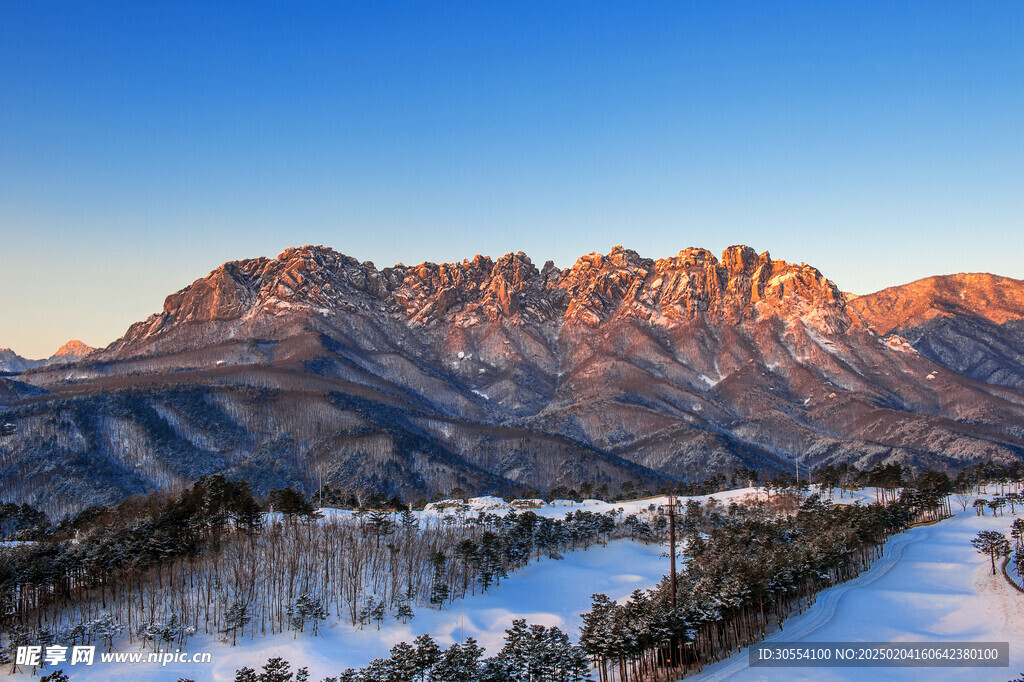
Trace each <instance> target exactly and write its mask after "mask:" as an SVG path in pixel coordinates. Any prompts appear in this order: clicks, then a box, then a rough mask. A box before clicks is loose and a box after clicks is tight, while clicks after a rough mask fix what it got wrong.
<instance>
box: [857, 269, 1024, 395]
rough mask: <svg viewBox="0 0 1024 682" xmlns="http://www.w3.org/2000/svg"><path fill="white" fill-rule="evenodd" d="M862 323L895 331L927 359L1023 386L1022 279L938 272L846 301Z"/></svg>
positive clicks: (881, 330) (985, 378)
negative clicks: (940, 273)
mask: <svg viewBox="0 0 1024 682" xmlns="http://www.w3.org/2000/svg"><path fill="white" fill-rule="evenodd" d="M850 307H851V308H852V309H853V311H854V312H855V314H856V315H857V316H858V317H859V318H860V319H861V320H862V321H864V323H866V324H868V325H869V326H871V327H872V328H874V329H875V330H876V331H878V332H879V333H882V334H890V333H896V334H899V335H900V336H902V337H904V338H906V339H907V341H908V342H910V343H911V345H913V346H914V348H915V349H917V350H918V351H919V352H920V353H922V354H924V355H926V356H928V357H929V358H931V359H932V360H934V361H936V362H938V363H940V364H942V365H944V366H946V367H947V368H949V369H952V370H954V371H956V372H959V373H962V374H965V375H967V376H970V377H972V378H975V379H979V380H981V381H985V382H989V383H994V384H1001V385H1004V386H1015V387H1024V281H1021V280H1017V279H1011V278H1009V277H999V276H997V275H990V274H985V273H971V274H957V275H942V276H937V277H928V278H926V279H922V280H918V281H916V282H911V283H909V284H904V285H902V286H897V287H889V288H888V289H883V290H882V291H879V292H876V293H874V294H869V295H867V296H861V297H859V298H857V299H855V300H853V301H851V302H850Z"/></svg>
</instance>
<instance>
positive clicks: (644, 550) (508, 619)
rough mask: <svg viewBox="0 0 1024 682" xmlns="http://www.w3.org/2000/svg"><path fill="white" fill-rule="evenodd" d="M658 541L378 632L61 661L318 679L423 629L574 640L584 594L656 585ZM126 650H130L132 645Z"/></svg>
mask: <svg viewBox="0 0 1024 682" xmlns="http://www.w3.org/2000/svg"><path fill="white" fill-rule="evenodd" d="M665 551H666V550H665V548H664V547H662V546H660V545H655V544H652V545H643V544H640V543H635V542H630V541H615V542H611V543H609V544H608V545H607V546H606V547H601V546H600V545H597V546H592V547H591V548H590V549H588V550H585V551H583V550H580V551H576V552H570V553H567V554H566V555H565V558H564V559H561V560H557V561H555V560H550V559H544V560H542V561H540V562H535V563H531V564H530V565H529V566H527V567H526V568H523V569H522V570H519V571H516V572H515V573H513V574H512V575H511V576H509V577H508V578H507V579H505V580H502V581H501V585H498V586H494V587H492V588H491V589H490V590H489V591H488V592H487V593H486V594H482V595H481V594H478V595H476V596H470V597H468V598H467V599H465V600H458V601H456V602H454V603H452V604H450V605H447V606H446V607H445V609H444V610H443V611H440V612H438V611H436V610H433V609H423V608H421V609H418V610H417V611H416V617H415V618H413V619H412V620H411V621H409V622H408V623H407V624H405V625H402V624H401V623H400V622H398V621H396V620H394V619H391V620H390V621H389V622H388V623H386V624H385V626H384V627H383V628H382V629H381V630H379V631H378V630H377V628H376V626H375V625H370V626H367V627H365V628H363V629H362V630H357V629H356V628H353V627H352V626H351V625H349V624H348V623H347V622H340V623H339V622H337V621H335V622H333V623H331V624H326V623H325V624H324V625H322V626H321V636H319V637H312V636H311V635H310V634H309V633H308V632H307V633H305V634H299V635H298V638H293V637H292V635H290V634H285V635H279V636H275V637H263V638H256V639H249V638H248V637H246V639H245V640H244V641H241V642H239V645H238V646H236V647H234V648H232V647H231V646H229V644H230V643H228V644H224V643H222V642H218V641H214V640H211V639H210V638H207V637H194V638H192V639H191V640H190V641H189V651H190V652H192V653H195V652H199V651H209V652H211V653H212V654H213V663H212V664H209V665H194V664H178V665H168V666H167V667H166V668H161V667H160V666H159V665H153V664H141V663H140V664H136V665H130V664H105V665H103V664H99V663H97V664H95V665H93V666H92V667H88V668H82V667H81V666H74V667H72V666H67V665H65V666H64V670H65V672H67V673H69V675H70V677H71V678H72V679H74V680H83V681H91V680H95V681H96V682H105V681H106V680H132V681H133V682H150V681H152V682H168V681H173V680H176V679H177V678H178V677H179V676H182V677H186V678H191V679H194V680H196V682H199V681H200V680H231V679H233V678H234V674H235V670H236V669H237V668H239V667H241V666H243V665H248V666H249V667H252V668H256V669H257V670H258V669H259V667H260V666H261V665H262V664H263V663H264V662H265V661H266V659H267V658H269V657H271V656H281V657H283V658H285V659H286V660H288V661H290V662H291V663H292V668H293V669H295V668H298V667H299V666H302V665H306V666H308V667H309V670H310V678H311V679H313V680H320V679H322V678H323V677H324V676H327V675H337V674H338V673H340V672H341V671H342V670H344V669H345V668H348V667H353V668H358V667H361V666H365V665H366V664H367V663H369V662H370V661H371V660H372V659H374V658H378V657H381V656H385V655H387V652H388V650H389V649H390V648H391V647H392V646H393V645H395V644H397V643H398V642H401V641H407V642H411V641H412V640H413V639H414V638H415V637H417V636H418V635H420V634H422V633H424V632H429V633H430V634H431V635H432V636H433V637H434V638H435V639H436V640H437V641H438V643H440V644H441V645H442V646H447V645H448V644H451V643H452V642H457V641H459V639H460V637H474V638H476V640H477V641H478V642H479V643H480V645H481V646H483V647H485V648H486V649H487V654H488V655H493V654H495V653H497V651H498V650H499V649H500V648H501V641H502V639H503V638H504V635H505V629H506V628H508V627H511V625H512V621H513V620H514V619H516V618H525V619H526V620H527V622H529V623H540V624H543V625H547V626H552V625H555V626H558V627H559V628H561V629H562V630H563V631H565V632H567V633H569V634H570V636H572V637H573V638H574V639H575V638H577V637H578V636H579V627H580V625H581V624H582V619H581V618H580V614H582V613H585V612H587V611H589V610H590V603H591V599H590V597H591V595H592V594H593V593H595V592H603V593H605V594H607V595H608V596H609V597H612V598H613V599H619V598H623V597H626V596H627V595H628V594H629V593H630V592H632V591H633V590H635V589H638V588H648V587H652V586H653V585H655V584H657V582H658V581H659V580H660V579H661V577H662V576H663V575H664V574H665V573H667V572H668V556H667V554H666V556H662V553H665ZM130 650H135V648H134V647H132V649H130Z"/></svg>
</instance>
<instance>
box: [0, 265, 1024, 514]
mask: <svg viewBox="0 0 1024 682" xmlns="http://www.w3.org/2000/svg"><path fill="white" fill-rule="evenodd" d="M11 369H17V368H16V367H11ZM1022 389H1024V282H1021V281H1019V280H1013V279H1009V278H1005V277H998V276H995V275H988V274H960V275H949V276H940V277H932V278H928V279H925V280H921V281H918V282H914V283H911V284H907V285H904V286H900V287H893V288H890V289H885V290H883V291H880V292H877V293H874V294H870V295H867V296H852V295H849V294H844V293H843V292H842V291H841V290H840V289H839V288H838V287H837V286H836V285H835V284H834V283H833V282H832V281H830V280H829V279H827V278H826V277H825V276H824V275H823V274H822V273H821V272H819V271H818V270H817V269H816V268H814V267H812V266H810V265H807V264H804V263H799V264H796V263H788V262H785V261H780V260H775V259H772V258H771V256H770V255H769V254H768V253H767V252H763V253H757V252H756V251H755V250H754V249H751V248H749V247H746V246H733V247H729V248H728V249H726V250H725V251H724V252H723V253H722V254H721V257H716V256H715V254H713V253H711V252H710V251H707V250H705V249H699V248H688V249H685V250H683V251H680V252H679V253H678V254H677V255H675V256H673V257H670V258H663V259H658V260H652V259H648V258H643V257H641V256H640V255H639V254H637V253H636V252H634V251H631V250H628V249H624V248H622V247H618V246H617V247H615V248H614V249H612V251H611V252H610V253H608V254H597V253H591V254H588V255H585V256H581V257H580V258H579V259H578V260H577V261H576V263H575V264H574V265H573V266H572V267H570V268H565V269H560V268H557V267H555V265H554V264H553V263H551V262H547V263H545V264H544V265H543V266H542V267H539V268H538V267H537V266H536V265H534V263H533V262H532V261H531V260H530V258H529V257H527V256H526V255H525V254H523V253H521V252H520V253H514V254H507V255H505V256H502V257H501V258H499V259H497V260H493V259H491V258H489V257H485V256H476V257H474V258H473V259H472V260H464V261H462V262H461V263H442V264H434V263H422V264H420V265H415V266H404V265H396V266H394V267H390V268H382V269H378V268H377V267H376V266H375V265H374V264H373V263H370V262H359V261H358V260H356V259H354V258H351V257H349V256H345V255H343V254H340V253H337V252H335V251H333V250H332V249H329V248H326V247H321V246H304V247H301V248H289V249H287V250H286V251H284V252H283V253H281V254H280V255H279V256H278V257H277V258H273V259H268V258H258V259H249V260H241V261H234V262H230V263H226V264H224V265H223V266H221V267H219V268H217V269H216V270H214V271H213V272H211V273H210V274H208V275H207V276H206V277H203V278H200V279H198V280H196V281H195V282H193V283H192V284H191V285H189V286H187V287H185V288H184V289H182V290H181V291H178V292H176V293H173V294H171V295H170V296H168V297H167V299H166V301H165V302H164V307H163V310H162V311H161V312H159V313H157V314H155V315H153V316H151V317H150V318H148V319H146V320H143V321H140V322H138V323H136V324H133V325H132V326H131V327H130V328H129V329H128V330H127V332H126V333H125V335H124V336H123V337H121V338H120V339H118V340H117V341H115V342H114V343H112V344H111V345H109V346H108V347H106V348H103V349H98V350H95V351H92V352H89V353H88V354H86V355H85V356H84V357H79V358H76V359H74V360H73V361H70V362H48V363H46V364H42V365H39V366H36V367H32V368H22V371H20V373H18V374H16V375H9V376H6V377H4V378H0V405H6V407H0V410H2V419H3V420H4V421H5V422H8V423H10V424H12V425H13V426H12V427H11V428H10V430H11V431H12V432H13V433H12V434H11V435H8V436H5V437H3V438H2V439H0V462H2V463H3V464H2V469H0V481H3V483H2V484H0V495H2V496H3V498H4V499H9V500H15V501H28V502H32V503H36V504H39V505H41V506H43V507H44V508H47V509H48V510H50V511H52V512H56V513H61V512H64V511H73V510H75V509H77V508H80V507H82V506H85V505H86V504H94V503H103V502H110V501H115V500H118V499H121V498H123V497H124V496H125V495H127V494H131V493H136V492H144V491H147V490H153V489H157V488H167V487H172V488H173V487H175V486H181V485H185V484H187V483H188V482H190V481H191V480H193V479H194V478H196V477H198V476H200V475H203V474H208V473H215V472H223V473H225V474H226V475H228V476H230V477H235V478H244V479H246V480H248V481H249V482H250V484H251V485H252V486H253V487H254V488H255V489H256V490H257V492H265V491H267V490H270V489H272V488H275V487H282V486H284V485H292V486H296V487H300V488H303V489H305V490H307V491H312V490H314V489H317V488H320V487H323V486H328V487H332V488H335V489H340V490H345V491H352V492H359V491H362V492H365V491H369V490H379V491H382V492H385V493H386V494H399V495H403V496H405V497H407V498H414V497H416V496H420V495H422V496H430V495H435V494H444V493H447V492H449V491H451V490H452V489H453V488H456V487H458V488H462V489H463V490H465V491H467V492H479V493H484V492H495V493H505V494H525V493H526V492H528V491H530V490H531V489H540V490H545V489H549V488H551V487H553V486H556V485H561V484H565V485H571V486H576V485H578V484H580V483H581V482H583V481H588V482H591V483H593V484H594V486H595V487H596V486H599V485H601V484H608V485H610V486H613V487H614V486H616V485H618V484H621V483H622V482H625V481H632V482H635V483H637V484H638V485H640V486H651V487H654V486H656V485H661V484H665V483H669V482H672V481H675V480H695V479H701V478H704V477H706V476H708V475H711V474H714V473H719V472H728V471H731V470H734V469H736V468H739V467H750V468H754V469H758V470H762V471H766V472H774V471H779V470H785V471H792V470H793V468H794V460H795V459H796V458H799V466H800V469H801V471H802V472H803V475H806V471H807V470H808V468H810V467H819V466H823V465H825V464H828V463H835V462H840V461H848V462H853V463H855V464H857V465H858V466H862V467H864V466H871V465H873V464H874V463H877V462H880V461H886V462H888V461H899V462H901V463H903V464H904V465H906V466H909V467H920V466H925V465H928V466H937V467H941V468H946V469H950V470H955V469H957V468H958V467H962V466H964V465H966V464H969V463H972V462H976V461H979V460H996V461H1017V460H1020V459H1021V458H1022V456H1024V390H1022Z"/></svg>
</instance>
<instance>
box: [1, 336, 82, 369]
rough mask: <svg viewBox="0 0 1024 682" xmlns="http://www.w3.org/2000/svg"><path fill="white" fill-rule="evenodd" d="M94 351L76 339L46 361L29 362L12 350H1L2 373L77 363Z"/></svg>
mask: <svg viewBox="0 0 1024 682" xmlns="http://www.w3.org/2000/svg"><path fill="white" fill-rule="evenodd" d="M93 350H94V349H93V348H92V347H91V346H87V345H86V344H84V343H82V342H81V341H78V340H77V339H74V340H71V341H68V342H67V343H65V344H64V345H63V346H61V347H60V348H58V349H57V352H56V353H54V354H53V355H51V356H50V357H49V358H47V359H45V360H29V359H28V358H23V357H22V356H20V355H18V354H17V353H15V352H14V351H13V350H11V349H10V348H0V372H23V371H25V370H26V369H32V368H33V367H41V366H43V365H46V364H48V363H51V362H75V361H77V360H80V359H82V358H84V357H85V356H86V355H88V354H89V353H91V352H92V351H93Z"/></svg>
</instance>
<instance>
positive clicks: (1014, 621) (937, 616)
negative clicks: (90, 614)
mask: <svg viewBox="0 0 1024 682" xmlns="http://www.w3.org/2000/svg"><path fill="white" fill-rule="evenodd" d="M754 495H757V496H761V497H763V496H764V495H765V493H764V492H763V491H758V490H757V489H754V488H743V489H740V490H731V491H726V492H722V493H717V494H715V495H705V496H700V497H696V498H693V499H696V500H698V501H700V502H704V501H706V500H707V499H708V498H709V497H714V498H715V499H716V500H718V501H719V502H721V503H723V504H729V503H730V502H732V501H739V500H742V499H744V498H749V497H750V496H754ZM687 499H690V498H680V502H681V503H683V504H685V502H686V501H687ZM874 499H875V493H874V491H873V490H871V489H867V490H862V491H858V492H857V493H854V495H853V496H852V497H851V496H849V495H848V496H846V497H845V498H844V499H843V500H842V502H843V503H852V502H853V501H857V500H860V501H862V502H864V503H867V502H873V501H874ZM666 502H667V499H666V498H664V497H655V498H649V499H644V500H635V501H630V502H612V503H608V502H601V501H597V500H588V501H586V502H583V503H573V502H565V501H562V502H557V503H554V504H550V505H544V506H541V507H539V508H536V509H533V511H534V512H535V513H537V514H540V515H543V516H550V517H557V516H562V515H565V514H567V513H569V512H572V511H574V510H577V509H586V510H588V511H593V512H605V511H608V510H617V509H619V508H622V509H623V511H624V512H625V513H626V514H630V513H638V512H641V511H644V510H646V509H648V508H649V507H650V506H651V505H661V504H665V503H666ZM834 502H835V503H839V502H840V500H839V498H838V491H837V494H836V497H835V499H834ZM468 506H469V509H468V510H467V512H468V513H470V514H472V513H479V512H481V511H489V512H491V513H507V511H508V509H510V508H511V507H509V506H508V505H506V504H505V503H503V502H502V501H500V500H496V499H494V498H490V499H486V498H478V499H476V500H474V501H472V502H471V504H470V505H468ZM324 512H325V515H328V516H329V515H332V514H338V515H342V514H351V513H352V512H350V511H345V510H324ZM443 513H445V512H443V511H441V510H437V509H431V510H426V511H424V512H420V513H419V514H420V517H421V518H427V517H431V516H438V515H440V514H443ZM1012 520H1013V517H1012V516H1010V515H1009V514H1007V515H1006V516H1004V517H997V518H993V517H991V516H988V517H976V516H975V514H974V511H973V510H968V511H967V512H966V513H965V514H960V515H958V516H957V517H956V518H954V519H951V520H948V521H944V522H942V523H940V524H937V525H934V526H928V527H922V528H916V529H913V530H911V531H908V532H907V533H904V534H902V535H899V536H896V537H894V538H892V539H891V540H890V541H889V544H888V545H887V548H886V557H885V558H884V559H881V560H879V561H878V562H876V564H875V565H874V566H873V567H872V569H871V570H870V571H868V572H866V573H865V574H863V575H862V576H860V577H859V578H858V579H857V580H855V581H851V582H850V583H846V584H844V585H840V586H837V587H834V588H831V589H830V590H827V591H825V592H824V593H822V595H821V596H820V597H819V599H818V601H817V602H816V604H815V605H814V606H813V607H812V608H811V609H810V610H809V611H807V612H806V613H804V614H803V615H801V616H798V617H796V618H791V619H790V620H788V621H787V622H786V623H785V628H786V630H785V633H777V634H776V636H777V637H781V636H783V635H784V636H785V637H786V638H787V640H785V641H790V640H789V639H788V638H796V639H798V640H800V641H843V640H862V641H888V640H907V641H937V640H953V639H965V640H968V639H969V640H978V641H985V640H988V641H992V640H997V641H1010V642H1011V643H1012V642H1018V643H1020V644H1019V645H1013V644H1012V645H1011V646H1013V647H1014V648H1012V649H1011V657H1012V660H1013V666H1012V667H1011V668H1010V669H1006V668H1002V669H997V670H992V669H988V670H986V669H974V670H973V671H970V674H971V677H972V678H973V679H974V680H987V679H993V680H1008V679H1010V678H1011V677H1013V676H1014V675H1017V674H1018V673H1020V672H1024V649H1022V647H1024V623H1022V610H1021V609H1022V608H1024V606H1022V605H1024V594H1020V593H1018V592H1015V591H1014V590H1012V588H1010V587H1009V585H1007V584H1006V583H1005V580H1004V579H1003V577H1002V575H1001V574H999V575H997V576H996V578H995V579H991V580H990V579H989V578H991V576H990V575H988V574H987V573H986V571H988V568H987V566H988V564H987V560H986V559H985V558H984V557H982V556H981V555H979V554H977V553H975V551H974V548H973V547H972V546H971V545H970V540H971V538H972V537H974V535H975V533H976V532H977V531H978V530H980V529H985V528H998V529H1000V530H1003V531H1006V530H1007V529H1008V528H1009V524H1010V523H1011V522H1012ZM665 552H666V549H665V548H664V547H661V546H657V545H649V546H648V545H642V544H639V543H634V542H629V541H616V542H613V543H611V544H609V545H608V546H607V547H601V546H595V547H591V548H590V549H589V550H587V551H577V552H571V553H567V554H566V556H565V558H564V559H563V560H560V561H552V560H549V559H545V560H543V561H541V562H537V563H532V564H530V565H529V566H527V567H526V568H524V569H522V570H520V571H517V572H515V573H514V574H513V575H511V576H510V577H509V578H507V579H506V580H503V581H502V584H501V585H500V586H495V587H492V588H491V590H490V591H489V592H488V593H487V594H484V595H476V596H470V597H468V598H466V599H465V600H460V601H456V602H455V603H453V604H451V605H448V606H447V607H446V608H445V610H444V611H442V612H438V611H436V610H432V609H425V608H420V609H418V610H417V612H416V617H415V618H414V619H413V620H411V621H409V623H408V624H405V625H402V624H401V623H399V622H397V621H395V620H391V621H390V622H388V623H386V624H385V626H384V628H383V629H381V630H379V631H378V630H377V629H376V627H375V626H369V627H366V628H364V629H363V630H357V629H355V628H353V627H351V626H350V625H349V624H348V623H347V622H334V623H327V624H324V625H323V626H322V632H321V636H319V637H312V636H310V634H309V633H306V634H300V635H299V636H298V638H293V636H292V635H291V634H286V635H279V636H275V637H264V638H257V639H249V638H248V637H247V638H246V639H244V641H241V642H240V643H239V645H238V646H237V647H231V646H230V645H229V644H228V643H224V642H223V641H218V639H216V638H210V637H194V638H192V639H191V640H190V641H189V647H188V648H189V651H190V652H192V653H195V652H202V651H209V652H211V653H212V656H213V662H212V663H211V664H208V665H187V664H173V665H169V666H167V667H165V668H161V667H160V666H158V665H153V664H148V663H145V664H135V665H132V664H106V665H102V664H97V665H94V666H92V667H87V668H83V667H82V666H73V667H72V666H67V665H65V666H63V668H64V670H65V671H66V672H68V673H69V675H70V676H71V678H72V679H73V680H76V681H77V680H82V681H92V680H96V681H106V680H132V681H133V682H149V681H153V682H157V681H159V682H172V681H173V680H176V679H178V677H179V676H180V677H185V678H191V679H194V680H196V682H200V681H204V680H214V681H217V680H231V679H233V677H234V671H235V670H236V669H237V668H239V667H241V666H243V665H248V666H250V667H253V668H256V669H259V667H260V666H261V665H262V663H263V662H264V661H265V660H266V659H267V658H269V657H271V656H282V657H284V658H285V659H287V660H289V661H291V662H292V667H293V669H294V668H297V667H298V666H301V665H306V666H308V667H309V669H310V673H311V678H312V679H313V680H320V679H321V678H323V677H324V676H327V675H337V674H338V673H339V672H341V671H342V670H343V669H344V668H346V667H355V668H358V667H362V666H365V665H366V664H367V663H369V662H370V661H371V660H372V659H373V658H376V657H380V656H384V655H386V654H387V652H388V650H389V649H390V647H391V646H393V645H394V644H396V643H398V642H400V641H408V642H411V641H412V640H413V639H414V638H415V637H416V636H418V635H420V634H422V633H424V632H429V633H430V634H431V635H432V636H433V637H434V638H435V639H436V640H437V641H438V642H439V643H441V644H442V645H447V644H450V643H451V642H453V641H459V639H460V638H464V637H467V636H472V637H474V638H476V639H477V640H478V641H479V642H480V644H481V645H482V646H484V647H485V648H486V649H487V655H492V654H494V653H496V652H497V650H498V649H499V648H500V646H501V640H502V638H503V636H504V631H505V629H506V628H507V627H509V626H510V625H511V624H512V620H513V619H515V618H525V619H526V620H527V622H530V623H540V624H544V625H548V626H551V625H556V626H558V627H560V628H562V629H563V630H564V631H565V632H567V633H568V634H569V635H570V636H571V637H573V638H574V639H575V638H577V637H578V635H579V626H580V624H581V620H582V619H581V618H580V614H582V613H584V612H586V611H588V610H589V609H590V603H591V595H592V594H594V593H598V592H603V593H605V594H607V595H608V596H609V597H611V598H613V599H621V598H624V597H626V596H627V595H628V594H629V593H630V592H632V591H633V590H634V589H638V588H640V589H644V588H649V587H653V586H654V585H655V584H656V583H657V582H658V581H659V580H660V579H661V577H662V576H663V575H664V574H665V573H667V571H668V558H667V555H666V556H662V554H663V553H665ZM122 650H123V651H137V650H138V649H137V648H136V645H131V646H129V645H127V644H125V645H124V646H123V647H122ZM746 657H747V653H746V651H744V652H742V653H741V654H740V655H739V656H737V657H733V658H732V659H729V660H728V661H726V662H723V663H722V664H718V665H717V666H715V667H713V668H709V669H707V670H706V671H705V676H706V677H707V679H725V678H726V677H728V676H732V675H736V676H737V677H736V679H786V680H789V679H807V680H812V679H813V680H817V679H864V678H867V677H869V676H870V677H873V678H878V679H923V678H924V677H925V675H924V674H923V673H924V672H927V676H928V677H929V678H930V679H935V678H939V679H961V678H963V677H964V670H963V669H959V670H957V669H948V670H942V669H921V670H916V671H915V670H911V671H909V672H908V671H906V670H904V671H900V670H897V669H870V668H868V669H860V670H836V669H804V670H802V671H801V670H799V669H776V670H770V669H757V670H751V669H747V668H746V667H745V664H746V660H747V658H746ZM890 673H893V674H890ZM1011 673H1012V674H1011ZM26 678H27V676H26V677H24V678H22V679H26Z"/></svg>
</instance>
